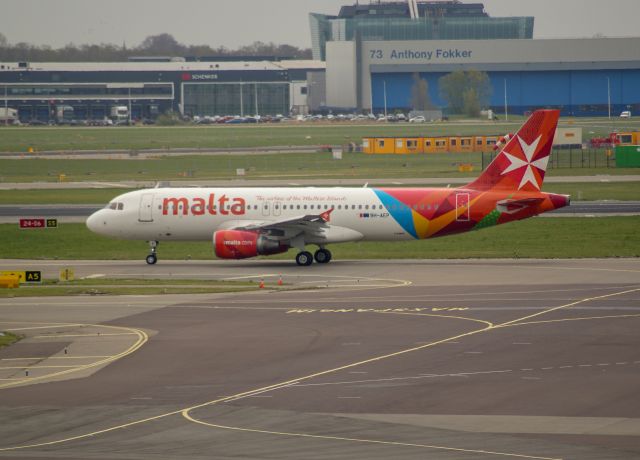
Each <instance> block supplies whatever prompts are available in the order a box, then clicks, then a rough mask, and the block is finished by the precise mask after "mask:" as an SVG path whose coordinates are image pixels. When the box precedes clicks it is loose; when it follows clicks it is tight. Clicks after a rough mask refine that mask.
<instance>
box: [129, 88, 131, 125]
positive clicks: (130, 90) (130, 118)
mask: <svg viewBox="0 0 640 460" xmlns="http://www.w3.org/2000/svg"><path fill="white" fill-rule="evenodd" d="M129 126H131V86H129Z"/></svg>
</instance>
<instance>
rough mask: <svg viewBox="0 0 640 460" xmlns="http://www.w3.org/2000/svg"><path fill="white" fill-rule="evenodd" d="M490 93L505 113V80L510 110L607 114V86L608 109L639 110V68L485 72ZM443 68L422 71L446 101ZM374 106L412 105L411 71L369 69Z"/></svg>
mask: <svg viewBox="0 0 640 460" xmlns="http://www.w3.org/2000/svg"><path fill="white" fill-rule="evenodd" d="M488 74H489V79H490V81H491V86H492V88H493V94H492V97H491V102H490V106H491V107H490V108H492V109H493V110H494V111H495V112H496V113H498V114H500V113H504V102H505V101H504V94H505V83H506V88H507V101H508V106H509V113H514V114H524V113H525V112H530V111H533V110H535V109H538V108H559V109H560V110H561V111H562V114H563V115H565V116H566V115H573V116H604V115H607V114H608V105H607V104H608V103H607V98H608V96H607V92H608V83H607V79H608V81H609V85H610V89H611V104H612V113H613V114H615V115H618V114H619V113H620V112H621V111H623V110H631V111H632V112H640V69H637V70H636V69H633V70H570V71H569V70H568V71H550V72H537V71H536V72H532V71H520V72H488ZM444 75H446V74H443V73H421V74H420V77H421V78H423V79H425V80H426V81H427V83H428V86H429V95H430V97H431V102H432V103H433V104H434V105H436V106H438V107H443V108H445V107H446V103H445V102H444V101H443V100H442V99H441V97H440V94H439V90H438V80H439V78H441V77H442V76H444ZM371 77H372V80H371V85H372V96H373V110H374V112H376V113H378V112H382V111H383V110H384V93H385V86H386V94H387V110H389V111H393V110H402V111H408V110H410V109H411V88H412V87H413V75H412V74H410V73H379V74H372V76H371Z"/></svg>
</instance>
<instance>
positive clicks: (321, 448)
mask: <svg viewBox="0 0 640 460" xmlns="http://www.w3.org/2000/svg"><path fill="white" fill-rule="evenodd" d="M0 265H1V266H3V267H9V266H10V267H11V268H15V269H20V268H34V267H36V266H37V267H38V268H41V269H42V270H43V272H44V276H45V277H47V276H50V275H52V274H53V275H55V274H57V272H58V271H59V269H60V267H61V266H73V267H74V268H75V270H76V275H77V276H93V277H99V276H107V277H147V278H165V277H172V278H176V277H184V278H194V277H197V278H203V279H253V280H257V279H264V280H265V281H266V283H267V289H265V290H264V291H260V292H257V293H243V294H224V295H195V296H126V297H101V296H88V297H76V298H65V297H62V298H50V299H38V298H21V299H2V300H0V319H1V321H2V322H1V323H0V330H11V329H14V330H16V332H19V333H22V334H25V335H26V339H25V340H23V341H22V342H20V343H18V344H17V345H15V346H13V347H10V348H8V349H3V350H1V351H0V379H3V380H0V408H1V409H0V410H2V413H3V415H4V419H5V420H11V423H3V424H2V425H0V458H33V459H35V458H39V459H40V458H78V459H80V458H82V459H84V458H96V459H107V458H109V459H112V458H122V459H125V458H126V459H143V458H150V457H153V458H160V459H165V458H166V459H175V458H178V459H180V458H185V459H186V458H195V459H200V458H202V459H204V458H221V459H227V458H228V459H231V458H234V459H237V458H252V459H253V458H260V459H263V458H264V459H271V458H278V459H281V458H284V459H300V458H311V459H327V458H340V459H342V458H346V459H362V458H380V459H388V458H394V459H395V458H398V459H424V458H429V459H432V458H433V459H485V458H486V459H494V458H495V459H505V458H506V459H509V458H512V459H523V458H524V459H605V458H606V459H632V458H640V399H639V398H638V397H637V389H638V388H639V387H640V352H639V351H638V350H640V335H639V334H638V333H637V331H638V327H639V326H640V283H639V282H638V280H640V260H637V259H611V260H524V261H520V260H491V261H483V260H469V261H445V260H440V261H363V262H361V261H349V260H347V261H337V262H335V263H331V264H329V265H327V266H319V265H314V266H312V267H309V268H306V269H304V270H301V269H299V268H298V267H294V266H292V265H291V264H290V263H289V262H288V261H283V262H279V261H238V262H232V263H224V262H202V261H189V262H168V261H167V262H162V263H159V264H158V265H157V266H153V267H148V266H145V265H144V264H143V263H141V262H137V261H131V262H105V261H97V262H96V261H0ZM280 277H282V279H283V281H284V284H285V286H286V287H287V288H288V289H289V290H287V291H284V292H279V291H276V290H274V289H271V288H272V287H274V286H275V285H276V281H277V280H278V279H280ZM301 288H304V289H303V290H299V289H301ZM61 363H62V364H61ZM54 366H58V367H54ZM26 372H28V373H29V375H28V376H27V375H26Z"/></svg>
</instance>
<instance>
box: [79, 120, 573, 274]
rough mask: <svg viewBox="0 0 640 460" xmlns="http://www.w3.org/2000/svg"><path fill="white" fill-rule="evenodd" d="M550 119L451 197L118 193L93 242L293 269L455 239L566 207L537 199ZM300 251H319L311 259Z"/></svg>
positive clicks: (323, 191) (337, 191) (555, 198)
mask: <svg viewBox="0 0 640 460" xmlns="http://www.w3.org/2000/svg"><path fill="white" fill-rule="evenodd" d="M559 116H560V113H559V111H558V110H539V111H536V112H534V113H533V114H532V115H531V117H530V118H529V119H528V120H527V121H526V122H525V123H524V125H523V126H522V127H521V128H520V130H519V131H518V132H517V133H516V134H515V135H514V136H512V137H510V138H506V141H505V143H504V146H503V148H502V150H500V152H499V153H498V154H497V156H496V158H495V159H494V160H493V161H492V162H491V163H490V164H489V166H488V167H487V168H486V169H485V170H484V171H483V172H482V173H481V174H480V176H479V177H478V178H477V179H475V180H474V181H472V182H471V183H469V184H467V185H465V186H462V187H458V188H369V187H367V186H365V187H364V188H345V187H326V188H314V187H297V188H293V187H291V188H280V187H278V188H204V187H202V188H200V187H196V188H153V189H143V190H137V191H133V192H129V193H125V194H123V195H120V196H118V197H116V198H115V199H113V200H112V201H111V202H110V203H109V204H108V205H107V206H106V207H105V208H103V209H101V210H99V211H97V212H95V213H94V214H92V215H91V216H90V217H89V218H88V219H87V222H86V225H87V227H88V228H89V229H90V230H91V231H93V232H95V233H97V234H100V235H105V236H110V237H116V238H121V239H128V240H143V241H148V242H149V245H150V253H149V255H148V256H147V258H146V262H147V263H148V264H150V265H153V264H155V263H156V262H157V260H158V257H157V248H158V244H159V243H160V242H165V241H211V242H212V244H213V250H214V253H215V255H216V256H217V257H218V258H220V259H245V258H250V257H255V256H269V255H273V254H279V253H284V252H287V251H288V250H289V249H291V248H295V249H297V250H298V253H297V255H296V263H297V264H298V265H300V266H309V265H311V264H312V263H313V262H314V260H315V262H317V263H319V264H326V263H328V262H329V261H331V258H332V254H331V252H330V251H329V249H327V246H328V245H331V244H336V243H346V242H353V241H405V240H415V239H426V238H434V237H442V236H446V235H453V234H458V233H463V232H468V231H471V230H479V229H483V228H487V227H492V226H494V225H500V224H505V223H508V222H513V221H517V220H522V219H526V218H529V217H532V216H535V215H538V214H541V213H544V212H548V211H553V210H555V209H559V208H562V207H564V206H568V205H569V204H570V197H569V196H567V195H558V194H553V193H543V192H542V191H541V188H542V183H543V181H544V176H545V172H546V170H547V164H548V161H549V155H550V154H551V147H552V145H553V138H554V135H555V132H556V127H557V124H558V119H559ZM307 245H314V246H317V247H318V249H317V250H316V251H315V253H314V254H313V255H312V254H311V253H310V252H309V251H308V250H307V249H306V246H307Z"/></svg>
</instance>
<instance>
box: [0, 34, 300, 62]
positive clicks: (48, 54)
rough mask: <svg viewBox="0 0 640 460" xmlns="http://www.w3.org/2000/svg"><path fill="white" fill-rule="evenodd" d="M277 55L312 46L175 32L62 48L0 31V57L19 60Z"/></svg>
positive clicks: (295, 55)
mask: <svg viewBox="0 0 640 460" xmlns="http://www.w3.org/2000/svg"><path fill="white" fill-rule="evenodd" d="M238 55H239V56H275V57H280V58H293V59H311V49H308V48H306V49H303V48H297V47H295V46H291V45H286V44H284V45H283V44H276V43H273V42H270V43H264V42H260V41H257V42H254V43H252V44H250V45H246V46H242V47H240V48H237V49H229V48H227V47H225V46H218V47H217V48H214V47H212V46H210V45H185V44H183V43H180V42H178V41H177V40H176V39H175V38H174V37H173V36H172V35H171V34H167V33H163V34H158V35H150V36H148V37H147V38H145V39H144V40H143V41H142V42H141V43H140V44H139V45H137V46H134V47H131V48H129V47H127V45H126V44H125V43H123V44H122V45H116V44H113V43H101V44H99V45H96V44H93V45H92V44H83V45H75V44H73V43H70V44H68V45H65V46H63V47H61V48H52V47H51V46H49V45H33V44H30V43H25V42H19V43H10V42H9V40H8V39H7V37H6V36H4V35H3V34H2V33H0V61H4V62H18V61H35V62H118V61H126V60H127V58H129V57H131V56H150V57H159V56H163V57H165V56H171V57H173V56H193V57H203V56H216V57H224V56H238Z"/></svg>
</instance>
